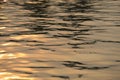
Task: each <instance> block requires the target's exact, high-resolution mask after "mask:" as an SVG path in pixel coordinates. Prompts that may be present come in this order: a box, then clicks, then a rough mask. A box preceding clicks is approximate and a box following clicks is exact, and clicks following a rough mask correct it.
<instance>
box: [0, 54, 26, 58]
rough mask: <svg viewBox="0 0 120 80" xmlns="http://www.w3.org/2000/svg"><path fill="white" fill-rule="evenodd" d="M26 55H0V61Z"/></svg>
mask: <svg viewBox="0 0 120 80" xmlns="http://www.w3.org/2000/svg"><path fill="white" fill-rule="evenodd" d="M25 56H26V55H25V54H24V53H16V54H13V53H8V54H0V59H14V58H20V57H25Z"/></svg>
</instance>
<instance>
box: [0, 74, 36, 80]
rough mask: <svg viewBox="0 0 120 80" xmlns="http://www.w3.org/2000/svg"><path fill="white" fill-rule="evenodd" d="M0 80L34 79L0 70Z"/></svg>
mask: <svg viewBox="0 0 120 80" xmlns="http://www.w3.org/2000/svg"><path fill="white" fill-rule="evenodd" d="M0 80H35V79H34V78H27V77H20V76H17V75H15V74H12V73H8V72H1V73H0Z"/></svg>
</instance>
